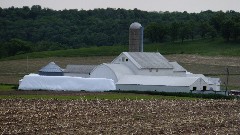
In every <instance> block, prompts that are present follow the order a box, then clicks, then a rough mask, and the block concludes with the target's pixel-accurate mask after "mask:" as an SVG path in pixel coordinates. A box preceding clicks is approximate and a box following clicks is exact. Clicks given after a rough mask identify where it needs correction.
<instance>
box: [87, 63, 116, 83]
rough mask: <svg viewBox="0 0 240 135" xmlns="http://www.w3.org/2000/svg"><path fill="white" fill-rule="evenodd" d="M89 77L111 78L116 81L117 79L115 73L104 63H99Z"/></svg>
mask: <svg viewBox="0 0 240 135" xmlns="http://www.w3.org/2000/svg"><path fill="white" fill-rule="evenodd" d="M90 78H107V79H113V81H114V82H115V83H116V82H117V81H118V78H117V76H116V75H115V73H114V72H113V71H112V70H111V69H110V68H109V67H108V66H106V65H103V64H102V65H99V66H97V67H96V68H95V69H93V71H92V72H91V74H90Z"/></svg>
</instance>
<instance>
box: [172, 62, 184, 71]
mask: <svg viewBox="0 0 240 135" xmlns="http://www.w3.org/2000/svg"><path fill="white" fill-rule="evenodd" d="M169 63H170V64H171V65H172V66H173V71H176V72H186V71H187V70H186V69H185V68H183V67H182V66H181V65H179V64H178V63H177V62H169Z"/></svg>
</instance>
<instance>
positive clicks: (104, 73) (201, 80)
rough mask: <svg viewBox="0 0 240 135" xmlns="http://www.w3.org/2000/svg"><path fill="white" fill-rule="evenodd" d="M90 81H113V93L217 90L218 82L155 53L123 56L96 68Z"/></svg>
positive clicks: (134, 53) (129, 53) (132, 53)
mask: <svg viewBox="0 0 240 135" xmlns="http://www.w3.org/2000/svg"><path fill="white" fill-rule="evenodd" d="M90 77H91V78H107V79H113V80H114V82H115V84H116V89H117V90H142V91H146V90H152V91H166V92H190V90H220V83H219V79H211V78H208V77H205V76H204V75H199V74H191V73H189V72H187V70H186V69H184V68H183V67H182V66H181V65H179V64H178V63H177V62H169V61H168V60H167V59H166V58H165V57H163V56H162V55H161V54H160V53H159V52H123V53H121V54H120V55H119V56H118V57H117V58H115V59H114V60H113V61H112V62H111V63H103V64H101V65H99V66H97V67H96V68H95V69H94V70H93V71H92V72H91V75H90Z"/></svg>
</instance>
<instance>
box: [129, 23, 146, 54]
mask: <svg viewBox="0 0 240 135" xmlns="http://www.w3.org/2000/svg"><path fill="white" fill-rule="evenodd" d="M143 29H144V28H143V27H142V25H141V24H140V23H138V22H134V23H132V24H131V25H130V27H129V52H143Z"/></svg>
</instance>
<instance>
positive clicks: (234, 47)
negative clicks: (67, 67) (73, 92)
mask: <svg viewBox="0 0 240 135" xmlns="http://www.w3.org/2000/svg"><path fill="white" fill-rule="evenodd" d="M124 51H128V46H127V45H122V46H120V45H119V46H101V47H89V48H79V49H67V50H57V51H43V52H33V53H27V54H21V55H16V56H11V57H7V58H4V59H1V60H14V59H26V58H27V57H28V58H29V59H33V58H48V57H89V56H117V55H119V54H120V53H121V52H124ZM144 51H146V52H157V51H158V52H160V53H161V54H163V55H166V54H198V55H206V56H240V44H239V43H237V42H226V41H224V40H223V39H220V38H218V39H215V40H212V39H205V40H194V41H186V42H184V43H181V42H167V43H155V44H145V45H144Z"/></svg>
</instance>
